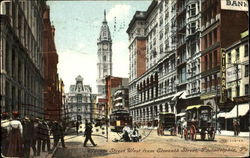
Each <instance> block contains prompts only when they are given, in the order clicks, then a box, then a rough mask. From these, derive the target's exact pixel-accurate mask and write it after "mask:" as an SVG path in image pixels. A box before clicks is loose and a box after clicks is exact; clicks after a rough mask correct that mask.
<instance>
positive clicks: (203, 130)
mask: <svg viewBox="0 0 250 158" xmlns="http://www.w3.org/2000/svg"><path fill="white" fill-rule="evenodd" d="M212 115H213V109H212V107H211V106H210V105H191V106H188V107H187V108H186V119H187V127H186V128H184V138H185V139H186V140H187V139H191V140H196V135H197V134H200V138H201V140H205V139H206V135H207V138H208V140H214V138H215V128H214V123H213V120H212Z"/></svg>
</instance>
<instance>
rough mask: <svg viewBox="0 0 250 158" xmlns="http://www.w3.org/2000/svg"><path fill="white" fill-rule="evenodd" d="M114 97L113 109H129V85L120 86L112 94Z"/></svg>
mask: <svg viewBox="0 0 250 158" xmlns="http://www.w3.org/2000/svg"><path fill="white" fill-rule="evenodd" d="M111 98H112V106H113V108H112V111H116V110H127V111H129V100H128V86H126V87H123V86H120V88H118V89H117V90H116V91H114V93H113V94H112V96H111Z"/></svg>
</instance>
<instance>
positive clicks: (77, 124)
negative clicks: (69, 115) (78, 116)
mask: <svg viewBox="0 0 250 158" xmlns="http://www.w3.org/2000/svg"><path fill="white" fill-rule="evenodd" d="M78 129H79V122H78V121H76V134H77V135H78Z"/></svg>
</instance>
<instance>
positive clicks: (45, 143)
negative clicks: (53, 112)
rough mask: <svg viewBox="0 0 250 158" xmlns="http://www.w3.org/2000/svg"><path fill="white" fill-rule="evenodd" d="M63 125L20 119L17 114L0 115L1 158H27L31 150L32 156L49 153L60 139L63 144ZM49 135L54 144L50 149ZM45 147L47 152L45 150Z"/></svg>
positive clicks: (53, 122) (40, 120) (41, 120)
mask: <svg viewBox="0 0 250 158" xmlns="http://www.w3.org/2000/svg"><path fill="white" fill-rule="evenodd" d="M64 132H65V124H64V123H63V122H62V121H51V120H44V119H40V118H35V119H31V118H29V117H27V116H26V117H24V118H20V114H19V113H18V112H15V111H14V112H12V116H10V114H9V113H6V112H5V113H2V116H1V140H2V142H1V156H2V157H3V156H5V157H24V158H29V157H30V153H31V148H32V150H33V153H34V154H33V156H40V153H41V150H42V152H49V153H51V152H52V151H53V150H54V149H55V147H56V146H57V144H58V142H59V140H60V139H61V142H62V146H63V147H64V148H65V143H64ZM50 135H53V140H54V144H53V147H52V148H51V147H50V144H51V143H50ZM46 147H47V151H46V150H45V148H46Z"/></svg>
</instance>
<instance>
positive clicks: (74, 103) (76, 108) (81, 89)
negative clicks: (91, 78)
mask: <svg viewBox="0 0 250 158" xmlns="http://www.w3.org/2000/svg"><path fill="white" fill-rule="evenodd" d="M94 98H95V97H94V96H93V95H92V89H91V87H90V86H89V85H84V84H83V78H82V77H81V76H80V75H79V76H77V77H76V84H74V85H71V86H70V89H69V93H66V106H67V110H68V114H67V115H68V116H67V117H69V118H70V121H77V120H78V121H79V122H85V120H88V121H89V122H90V121H91V120H92V118H93V116H92V114H93V105H94V101H93V100H94ZM77 116H78V119H77Z"/></svg>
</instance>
